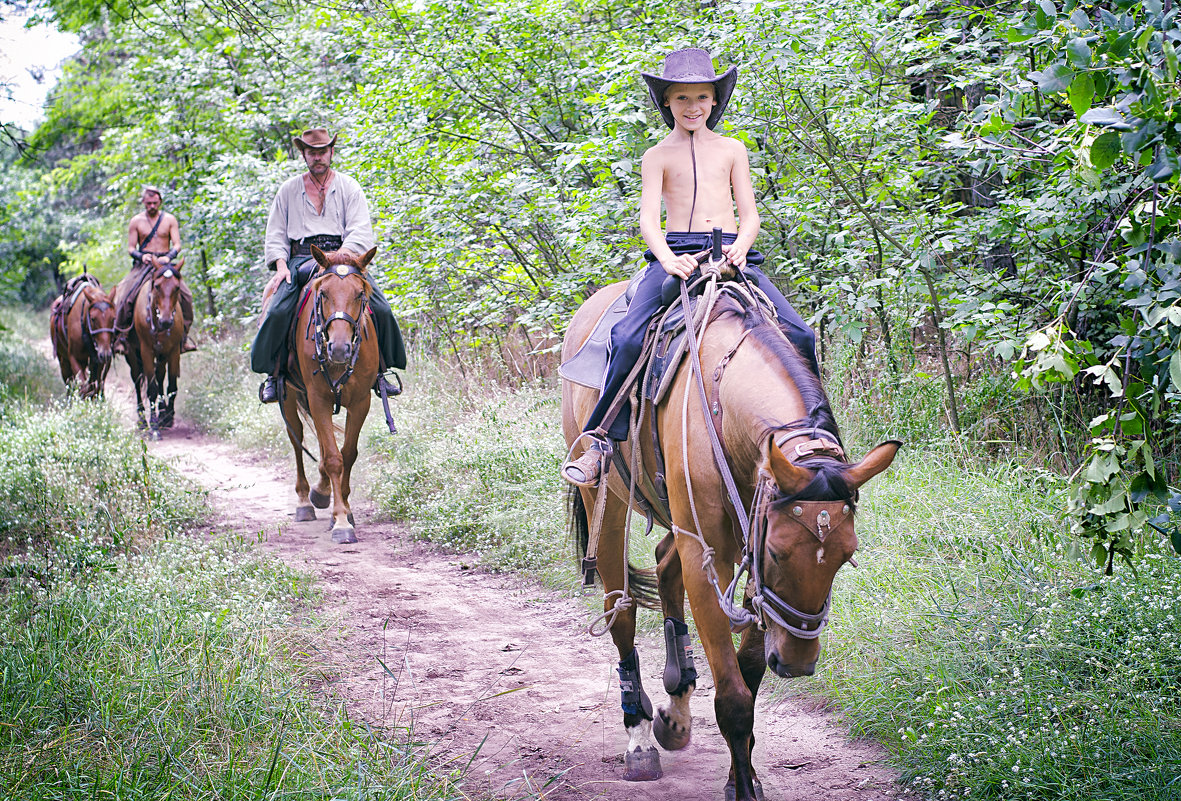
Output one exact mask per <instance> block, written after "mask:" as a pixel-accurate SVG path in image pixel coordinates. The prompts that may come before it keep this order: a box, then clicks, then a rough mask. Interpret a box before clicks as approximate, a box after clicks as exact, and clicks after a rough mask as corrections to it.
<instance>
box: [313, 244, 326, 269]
mask: <svg viewBox="0 0 1181 801" xmlns="http://www.w3.org/2000/svg"><path fill="white" fill-rule="evenodd" d="M312 258H313V259H315V260H316V263H318V264H319V265H320V266H321V267H327V266H328V257H327V256H325V255H324V251H322V250H320V249H319V248H318V247H316V246H315V245H312Z"/></svg>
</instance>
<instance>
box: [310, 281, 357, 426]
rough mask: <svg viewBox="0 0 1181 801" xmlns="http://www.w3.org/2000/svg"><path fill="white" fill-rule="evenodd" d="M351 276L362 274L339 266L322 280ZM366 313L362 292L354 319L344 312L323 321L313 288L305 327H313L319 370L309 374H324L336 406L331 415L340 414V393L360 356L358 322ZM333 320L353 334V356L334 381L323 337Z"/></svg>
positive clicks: (320, 295) (321, 301) (321, 297)
mask: <svg viewBox="0 0 1181 801" xmlns="http://www.w3.org/2000/svg"><path fill="white" fill-rule="evenodd" d="M350 275H357V276H361V272H360V271H359V270H358V269H356V268H355V267H349V266H347V265H339V266H338V267H337V268H336V269H335V270H326V271H325V275H324V276H323V277H328V276H336V277H337V278H347V277H349V276H350ZM361 280H362V281H364V280H365V278H364V276H361ZM367 311H369V297H368V295H366V294H365V293H364V292H362V293H361V311H360V314H358V316H357V318H356V319H354V318H353V317H351V316H349V314H348V313H347V312H343V311H336V312H333V313H332V315H331V316H330V317H328V318H327V319H325V318H324V293H323V292H320V291H319V288H318V287H317V289H316V302H315V303H314V304H313V305H312V319H311V320H309V321H308V327H309V328H311V326H313V325H314V326H315V337H314V339H313V341H314V342H315V345H316V364H318V365H320V369H318V370H315V371H313V372H312V375H315V374H316V373H323V374H324V380H325V381H326V382H327V383H328V388H329V389H331V390H332V401H333V403H334V404H335V406H334V407H333V409H332V413H333V414H336V413H337V412H339V411H340V393H341V392H342V391H343V389H344V385H345V383H347V382H348V380H349V378H350V377H352V375H353V370H354V369H355V368H356V366H357V357H358V356H359V355H360V353H361V348H360V345H361V332H362V331H363V330H364V329H363V328H362V327H361V322H360V321H361V320H363V319H365V312H367ZM336 320H344V321H345V322H346V323H348V324H349V328H351V329H352V332H353V335H352V339H351V340H350V341H349V351H350V352H351V354H352V355H351V356H350V357H349V363H348V365H347V366H346V367H345V370H344V372H343V373H341V375H340V377H339V378H337V379H336V380H333V379H332V378H331V377H329V375H328V354H327V349H326V342H325V339H324V337H325V335H326V334H327V333H328V326H329V325H331V324H332V323H333V322H335V321H336Z"/></svg>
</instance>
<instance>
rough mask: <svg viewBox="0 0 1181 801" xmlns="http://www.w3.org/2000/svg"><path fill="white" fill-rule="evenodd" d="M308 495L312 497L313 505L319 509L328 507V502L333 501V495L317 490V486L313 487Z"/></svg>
mask: <svg viewBox="0 0 1181 801" xmlns="http://www.w3.org/2000/svg"><path fill="white" fill-rule="evenodd" d="M308 497H309V498H311V499H312V505H313V506H315V507H316V508H317V509H327V508H328V504H330V503H332V496H331V495H322V494H321V493H319V492H316V488H315V487H312V491H311V492H309V493H308Z"/></svg>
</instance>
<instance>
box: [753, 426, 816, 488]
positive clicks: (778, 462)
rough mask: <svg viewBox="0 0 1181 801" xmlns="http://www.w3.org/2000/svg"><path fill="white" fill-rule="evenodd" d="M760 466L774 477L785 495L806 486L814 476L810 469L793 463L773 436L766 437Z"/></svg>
mask: <svg viewBox="0 0 1181 801" xmlns="http://www.w3.org/2000/svg"><path fill="white" fill-rule="evenodd" d="M760 468H761V469H763V470H766V471H767V472H769V473H770V474H771V475H772V476H773V477H774V479H775V484H776V486H778V487H779V491H780V492H782V493H784V494H786V495H794V494H795V493H797V492H799V491H800V490H802V489H803V488H804V487H806V486H808V484H809V483H810V482H811V481H812V478H813V476H814V473H813V472H812V471H811V470H808V469H807V468H805V467H800V466H799V465H797V464H793V463H792V462H791V461H790V460H789V459H788V458H787V457H786V456H784V455H783V451H781V450H779V447H778V446H777V445H776V444H775V437H773V436H772V437H767V443H766V445H764V446H763V464H762V465H761V466H760Z"/></svg>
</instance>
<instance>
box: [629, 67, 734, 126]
mask: <svg viewBox="0 0 1181 801" xmlns="http://www.w3.org/2000/svg"><path fill="white" fill-rule="evenodd" d="M640 74H641V75H643V76H644V80H645V81H646V82H647V83H648V94H649V95H651V96H652V102H653V103H655V104H656V108H657V109H659V110H660V116H661V117H663V118H664V122H665V124H666V125H668V127H669V128H672V127H674V126H675V123H674V122H673V113H672V109H670V108H669V107H668V106H666V105H665V104H664V93H665V92H666V91H667V90H668V87H670V86H672V85H673V84H674V83H711V84H713V87H714V97H715V99H716V100H717V101H718V104H717V105H716V106H714V110H713V111H712V112H710V115H709V119H707V120H706V121H705V124H706V126H707V127H708V128H709V129H710V130H711V131H712V130H713V129H714V126H715V125H717V124H718V121H719V120H721V119H722V115H723V114H725V113H726V106H727V105H729V104H730V97H731V95H733V94H734V84H736V83H737V82H738V69H737V68H736V67H730V69H728V70H726V71H725V72H723V73H722V74H721V75H718V74H717V73H715V72H714V62H713V59H711V58H710V57H709V53H707V52H706V51H704V50H702V49H701V48H698V47H687V48H685V49H684V50H674V51H673V52H671V53H669V54H668V55H667V56H665V57H664V71H663V72H662V73H661V74H660V75H652V74H650V73H647V72H641V73H640Z"/></svg>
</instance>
